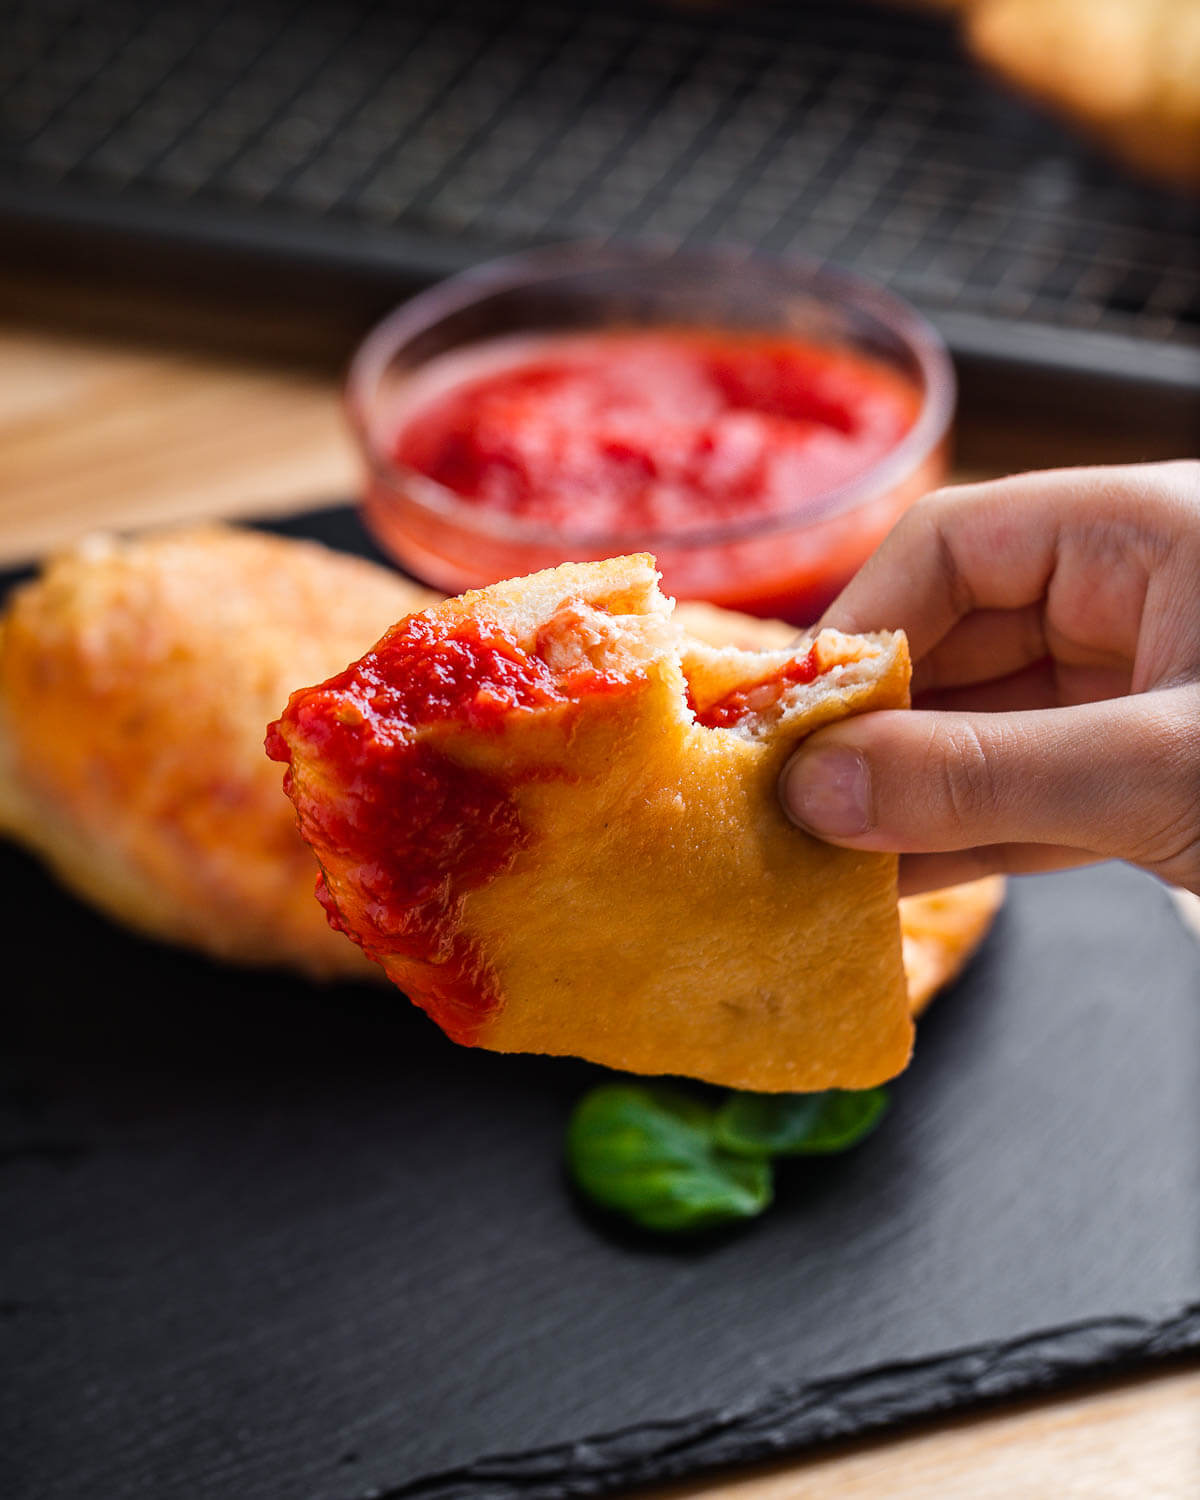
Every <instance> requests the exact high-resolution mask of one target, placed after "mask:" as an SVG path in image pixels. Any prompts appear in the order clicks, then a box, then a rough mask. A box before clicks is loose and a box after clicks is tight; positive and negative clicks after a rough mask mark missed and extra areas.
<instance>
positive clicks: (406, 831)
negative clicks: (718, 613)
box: [270, 556, 912, 1091]
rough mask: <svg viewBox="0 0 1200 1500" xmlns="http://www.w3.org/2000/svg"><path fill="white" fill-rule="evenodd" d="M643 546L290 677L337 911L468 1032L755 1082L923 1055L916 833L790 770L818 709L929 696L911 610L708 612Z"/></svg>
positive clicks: (309, 795)
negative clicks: (814, 829) (909, 850)
mask: <svg viewBox="0 0 1200 1500" xmlns="http://www.w3.org/2000/svg"><path fill="white" fill-rule="evenodd" d="M656 580H657V575H656V574H655V572H654V569H653V560H652V559H651V558H648V557H645V556H638V557H630V558H621V559H614V560H611V561H609V562H606V563H593V564H568V565H565V566H564V567H561V568H557V569H553V570H550V571H548V572H546V573H541V574H535V575H533V576H532V577H530V578H526V579H518V580H514V581H511V582H508V583H505V584H499V585H497V586H495V587H494V588H491V589H487V590H483V591H479V592H476V593H472V594H468V595H465V596H463V598H461V599H454V600H448V601H446V602H444V603H442V604H439V605H436V606H434V607H433V608H431V609H429V610H426V611H424V612H422V613H420V614H417V615H413V616H410V617H409V618H408V619H406V620H403V621H401V622H400V623H399V624H398V625H397V626H396V627H394V628H393V630H392V631H390V632H389V633H388V634H387V635H386V636H384V638H383V639H382V640H381V641H380V642H379V643H378V645H377V646H376V647H375V648H374V649H373V650H371V651H369V652H368V653H367V654H366V655H365V656H364V657H363V658H362V659H361V660H360V661H359V662H357V663H356V664H355V665H354V666H353V667H351V668H350V669H348V670H347V671H346V672H343V673H341V674H339V675H338V676H337V677H335V678H333V679H331V680H330V681H329V682H326V683H324V684H322V685H320V686H318V687H314V688H311V689H306V690H303V691H300V692H297V693H294V694H293V695H292V698H291V700H290V703H289V705H288V709H287V711H286V713H285V714H284V715H283V717H282V719H281V720H280V721H279V723H278V724H276V725H275V726H273V729H272V734H271V740H270V748H271V754H272V755H273V756H275V757H276V758H278V759H281V760H285V761H287V762H288V763H289V772H288V776H287V781H286V785H287V788H288V790H289V793H290V795H291V797H292V800H293V802H294V803H295V805H296V808H297V812H298V814H299V819H300V827H301V831H302V833H303V835H304V837H305V838H306V839H307V840H308V842H309V843H310V844H311V845H312V847H313V849H314V851H315V852H316V854H317V857H318V859H319V861H320V863H321V866H322V870H323V883H324V892H323V899H324V901H325V902H326V904H327V907H328V909H329V912H330V915H331V919H332V920H333V921H334V922H335V924H336V925H338V926H340V927H341V928H342V929H343V930H344V931H346V932H347V933H348V934H349V935H350V936H351V937H353V938H354V939H355V941H356V942H358V943H360V944H361V945H362V946H363V947H364V949H365V950H366V951H367V952H368V953H369V954H370V955H371V956H372V957H373V958H374V959H375V960H376V961H377V962H379V963H380V964H381V965H382V966H383V968H384V969H385V970H386V972H387V973H388V975H389V977H390V978H392V979H393V980H394V982H395V983H396V984H397V985H399V986H400V987H401V988H402V989H403V990H404V991H405V992H406V993H407V994H408V995H409V996H410V997H411V998H413V999H414V1000H416V1001H417V1003H419V1004H420V1005H422V1006H423V1007H424V1008H425V1009H426V1010H427V1011H428V1012H429V1013H430V1014H431V1015H432V1016H433V1017H434V1019H435V1020H437V1021H438V1023H439V1024H440V1025H441V1026H442V1027H443V1029H445V1030H446V1031H447V1032H448V1033H449V1034H450V1035H451V1036H453V1037H454V1038H455V1039H457V1040H459V1041H463V1042H467V1043H472V1044H475V1045H480V1046H484V1047H489V1048H492V1049H495V1050H498V1051H534V1052H549V1053H555V1054H572V1055H577V1056H581V1057H586V1058H590V1059H592V1060H593V1061H596V1062H601V1063H605V1064H608V1065H610V1066H613V1067H618V1068H623V1069H627V1070H630V1071H633V1072H643V1073H677V1074H685V1075H689V1076H693V1077H697V1078H703V1079H708V1080H710V1081H712V1082H714V1083H719V1084H725V1085H729V1086H733V1087H740V1088H749V1089H758V1090H764V1091H766V1090H809V1089H823V1088H829V1087H842V1088H859V1087H866V1086H868V1085H871V1084H875V1083H879V1082H881V1081H882V1080H883V1079H885V1078H889V1077H891V1076H893V1075H894V1074H896V1073H897V1072H899V1071H900V1070H901V1069H902V1068H903V1067H904V1065H905V1063H906V1062H907V1059H908V1055H909V1051H910V1047H911V1042H912V1026H911V1021H910V1017H909V1011H908V1004H907V997H906V992H905V979H904V970H903V966H902V953H901V934H900V925H899V919H898V910H897V896H896V859H895V857H894V856H890V855H881V854H866V853H860V852H857V851H849V850H843V849H836V848H833V847H832V846H830V845H827V844H823V843H821V842H819V841H817V840H815V839H811V838H809V837H808V836H807V835H805V834H803V833H801V832H800V831H799V830H797V829H796V828H794V827H793V826H792V825H791V824H789V823H788V822H787V820H786V819H785V817H784V815H783V813H782V811H781V810H780V807H779V802H778V799H777V797H776V795H775V783H776V780H777V778H778V775H779V771H780V769H781V767H782V765H783V763H784V761H785V759H786V758H787V756H788V755H789V754H790V753H791V751H792V749H793V748H794V746H795V744H796V743H797V741H798V740H799V739H800V738H801V737H802V736H803V735H805V734H807V733H809V732H811V731H812V730H813V729H815V728H817V727H818V726H819V725H821V724H825V723H829V722H831V721H832V720H835V719H838V718H842V717H844V716H846V715H848V714H853V713H861V712H865V711H867V710H869V709H874V708H895V707H902V706H904V705H906V703H907V691H908V689H907V684H908V655H907V648H906V645H905V641H904V637H903V636H902V635H901V634H898V633H897V634H880V635H875V636H862V637H851V636H843V635H839V634H838V633H837V632H833V631H826V632H823V633H822V634H821V635H820V636H819V637H817V638H816V639H815V640H813V641H807V642H804V643H803V644H802V645H801V646H799V647H794V648H791V649H787V650H782V651H774V652H757V651H754V652H747V651H743V650H740V649H738V648H737V647H713V646H710V645H707V644H705V643H703V642H701V641H699V640H697V639H695V638H693V637H689V636H687V635H685V634H684V632H683V631H682V630H681V629H680V628H679V627H678V626H677V625H676V623H675V622H674V620H673V619H672V615H671V609H672V604H671V601H670V600H667V599H664V598H663V597H662V595H661V594H660V593H659V591H658V588H657V581H656Z"/></svg>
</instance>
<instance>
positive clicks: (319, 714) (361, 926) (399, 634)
mask: <svg viewBox="0 0 1200 1500" xmlns="http://www.w3.org/2000/svg"><path fill="white" fill-rule="evenodd" d="M628 685H629V684H628V682H627V681H626V679H623V678H618V677H615V676H612V675H609V674H606V673H604V672H600V671H596V670H594V669H577V670H574V671H572V672H570V673H568V674H565V675H564V674H562V673H555V672H554V671H553V670H552V669H551V668H550V666H549V665H548V664H547V663H546V662H545V661H544V660H543V659H542V658H541V657H540V656H539V655H537V654H534V653H530V652H526V651H525V650H523V649H522V648H521V646H520V645H519V644H518V642H517V641H516V640H515V639H514V638H513V637H512V636H511V635H510V634H509V633H508V632H506V631H505V630H503V629H502V628H501V627H500V626H499V625H495V624H489V623H487V622H485V621H480V620H477V619H438V618H433V619H430V618H428V617H425V616H422V615H413V616H410V617H408V618H407V619H405V620H402V621H401V622H400V623H399V624H398V625H396V626H394V627H393V628H392V630H390V631H389V632H388V634H387V635H386V636H384V638H383V639H382V640H381V641H380V642H379V644H378V645H377V646H375V647H374V648H373V649H372V650H371V651H369V652H368V653H367V654H366V655H365V656H364V657H363V658H362V659H361V660H360V661H358V662H356V663H355V664H354V665H353V666H350V667H348V668H347V669H346V670H345V671H344V672H341V673H339V674H338V675H337V676H335V677H331V678H330V679H329V681H328V682H325V683H323V684H322V685H321V686H319V687H313V688H304V689H301V690H300V691H299V692H296V693H293V694H292V697H291V699H290V700H289V702H288V706H287V708H286V709H285V710H284V713H283V715H282V716H281V718H280V719H278V720H277V721H276V722H275V723H274V724H272V725H271V726H270V728H269V729H268V731H267V740H266V749H267V754H268V755H269V756H270V757H271V759H272V760H278V761H282V762H284V764H285V765H287V767H288V770H287V772H286V775H285V778H284V788H285V790H286V791H287V793H288V795H289V796H291V798H292V800H293V802H294V803H295V805H296V811H297V814H298V816H299V818H300V822H301V825H302V827H303V829H304V833H305V836H306V838H307V839H308V840H309V842H310V843H311V844H312V845H313V847H314V848H315V849H316V851H317V853H318V858H319V859H320V862H321V865H322V873H321V875H320V876H319V877H318V879H317V896H318V898H319V900H320V901H321V904H322V905H323V906H324V908H325V911H326V915H327V916H328V918H329V921H330V924H331V925H332V926H333V927H334V928H336V929H337V930H339V931H342V932H345V933H346V934H347V936H349V937H350V938H352V939H353V940H354V941H355V942H356V943H358V944H359V945H360V946H361V947H362V948H363V949H364V951H365V952H366V953H368V954H369V955H370V956H371V957H372V958H374V959H375V960H376V961H377V962H380V963H382V964H383V965H384V966H385V967H388V968H391V967H392V965H391V964H389V960H395V961H396V963H395V967H396V968H397V969H404V970H405V971H406V972H407V974H408V976H409V979H410V982H411V981H412V980H413V979H414V978H419V981H420V990H421V993H420V994H419V995H414V996H413V998H414V999H417V1000H418V1001H419V1003H420V1004H422V1005H423V1006H424V1008H425V1009H426V1010H428V1011H429V1013H430V1014H431V1015H432V1016H433V1018H434V1019H435V1020H436V1021H437V1023H438V1024H439V1025H440V1026H441V1027H442V1029H443V1030H444V1031H445V1032H446V1033H447V1034H448V1035H449V1036H450V1037H452V1038H453V1039H454V1040H455V1041H458V1042H463V1043H466V1044H470V1043H471V1042H472V1041H473V1040H474V1039H475V1037H476V1035H477V1033H478V1030H479V1027H480V1025H481V1024H482V1023H483V1022H484V1021H485V1020H486V1019H487V1018H488V1017H489V1016H490V1015H491V1014H493V1013H494V1011H495V1010H496V1008H497V1007H498V1006H499V1004H500V997H499V994H498V991H497V988H496V984H495V980H494V976H493V975H492V974H491V973H490V971H489V969H488V966H487V964H486V962H485V961H484V960H483V959H482V957H481V955H480V954H479V953H478V952H476V950H475V948H474V946H473V945H472V943H471V942H470V941H469V940H468V939H467V938H466V937H465V936H464V934H463V933H462V931H461V930H460V928H459V925H458V916H459V908H460V907H461V902H462V898H463V896H464V895H465V894H466V892H468V891H469V890H471V889H473V888H475V887H478V886H480V885H483V884H485V883H486V882H487V881H489V880H491V879H492V878H493V877H494V876H495V875H497V874H499V873H500V872H501V871H502V870H504V869H505V868H507V866H508V865H509V864H510V863H511V861H512V859H513V858H514V856H515V855H516V853H517V852H518V850H519V849H520V848H521V847H523V844H524V841H525V836H524V833H523V830H522V828H521V823H520V819H519V816H518V808H517V803H516V799H515V796H514V788H515V785H516V781H517V778H515V777H506V776H500V775H496V774H491V773H489V772H486V771H483V770H480V769H479V768H478V767H471V766H467V765H464V764H462V763H461V762H459V761H456V760H455V759H453V758H452V757H451V756H449V755H447V754H445V753H444V752H443V751H442V750H441V749H440V748H439V747H438V744H437V736H436V733H435V734H432V735H429V736H425V735H422V734H421V733H420V731H422V730H428V729H430V728H431V727H433V726H436V725H438V724H439V723H442V722H447V721H451V720H452V721H454V722H455V724H457V725H465V726H467V727H468V728H469V729H471V730H474V731H477V732H479V733H482V734H496V733H500V732H501V730H502V727H503V725H504V724H505V723H506V721H508V720H509V718H510V717H511V715H512V714H513V713H514V712H519V711H520V710H522V709H541V708H546V707H550V706H554V705H567V704H571V703H573V702H578V701H579V699H580V698H581V697H584V696H586V695H588V694H595V693H611V692H615V691H619V690H620V689H621V688H623V687H627V686H628ZM294 742H298V745H299V750H298V756H297V758H298V759H301V760H303V759H305V758H306V756H307V754H308V753H316V754H319V757H320V761H321V765H322V769H323V772H324V773H325V774H328V775H329V776H330V779H331V780H332V782H333V786H334V790H333V794H332V795H330V792H329V788H328V787H327V788H325V789H324V790H323V793H322V795H321V796H320V797H311V796H308V795H306V794H305V792H304V791H303V788H302V786H301V785H299V784H298V783H297V778H296V776H295V773H294V772H293V769H292V759H293V743H294ZM304 747H308V749H305V748H304ZM327 872H329V873H330V875H331V878H333V880H334V883H335V885H336V889H337V901H336V904H335V901H334V898H333V896H332V894H331V892H330V890H329V886H328V884H327ZM333 872H337V873H336V874H334V873H333ZM393 977H396V978H397V979H398V982H401V983H403V976H402V975H401V974H397V975H394V976H393Z"/></svg>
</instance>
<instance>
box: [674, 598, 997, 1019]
mask: <svg viewBox="0 0 1200 1500" xmlns="http://www.w3.org/2000/svg"><path fill="white" fill-rule="evenodd" d="M675 613H676V618H677V619H679V620H680V622H681V623H682V624H683V625H684V628H685V629H686V630H687V631H688V632H689V634H692V635H694V636H696V637H698V638H699V639H701V640H704V641H707V642H708V643H709V644H710V645H713V646H724V645H736V646H741V647H743V648H745V649H754V648H755V647H758V648H759V649H761V650H766V651H771V650H777V649H778V648H779V647H780V646H781V645H783V644H786V643H787V642H788V641H791V640H794V639H795V637H796V631H795V629H794V627H793V626H791V625H786V624H784V622H783V621H782V620H760V619H757V618H755V617H754V616H751V615H739V614H734V613H733V612H732V611H730V610H723V609H718V608H716V607H715V606H714V605H711V604H680V605H679V606H678V607H677V609H676V612H675ZM1004 891H1005V881H1004V878H1003V876H1000V875H992V876H988V877H987V878H986V879H983V880H973V881H970V882H969V883H967V884H965V885H956V886H950V887H948V888H947V889H946V890H941V891H927V892H926V893H925V894H923V895H920V896H904V897H902V898H901V901H900V929H901V932H902V934H903V944H904V972H905V976H906V978H907V982H908V998H909V1005H910V1006H911V1008H912V1013H913V1015H914V1016H918V1015H920V1014H921V1012H922V1011H923V1010H924V1009H925V1007H926V1006H927V1005H928V1004H929V1002H930V1000H932V999H933V997H934V995H935V994H936V993H937V992H938V990H940V989H942V988H943V986H945V985H947V984H949V983H950V982H951V980H953V979H956V978H957V977H958V975H959V974H960V973H961V972H962V970H963V969H964V968H965V967H966V965H967V963H968V962H969V960H970V958H971V955H972V954H973V953H974V952H975V950H976V948H978V946H979V944H980V943H981V942H982V941H983V939H984V938H985V937H986V936H987V933H988V930H989V928H990V927H991V925H992V922H993V921H994V920H995V917H996V913H997V912H998V911H999V909H1000V907H1001V906H1002V905H1003V904H1004Z"/></svg>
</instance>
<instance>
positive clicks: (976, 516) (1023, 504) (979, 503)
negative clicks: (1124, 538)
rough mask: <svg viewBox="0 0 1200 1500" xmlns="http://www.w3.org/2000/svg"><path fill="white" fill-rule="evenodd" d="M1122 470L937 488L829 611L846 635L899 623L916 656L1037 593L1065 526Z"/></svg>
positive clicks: (1091, 509)
mask: <svg viewBox="0 0 1200 1500" xmlns="http://www.w3.org/2000/svg"><path fill="white" fill-rule="evenodd" d="M1129 472H1130V471H1129V470H1128V469H1117V468H1113V469H1058V470H1052V471H1048V472H1044V473H1035V474H1018V475H1014V476H1013V477H1012V478H1009V479H997V480H991V481H988V482H987V483H984V484H964V485H958V486H955V487H954V488H951V489H944V490H937V491H935V492H934V493H933V494H931V495H926V496H925V498H924V499H923V500H919V501H918V502H917V504H916V505H914V506H913V508H912V509H911V510H909V511H908V512H906V514H905V515H903V516H902V517H901V518H900V520H899V521H898V522H897V523H896V525H895V526H894V527H893V528H892V530H891V531H890V532H889V533H888V535H887V536H886V537H885V538H884V540H883V541H882V543H881V544H880V545H879V547H878V549H877V550H876V551H875V552H874V554H873V555H872V556H871V557H870V558H868V560H867V562H866V563H865V564H864V565H863V567H862V568H861V569H860V570H859V572H858V573H857V574H855V576H854V578H852V579H851V581H850V582H849V583H848V584H847V585H846V587H845V588H844V589H843V590H842V592H841V594H839V596H838V597H837V599H835V600H834V602H833V603H832V604H831V605H830V606H829V608H828V610H826V612H825V614H824V616H823V617H822V619H821V626H832V627H833V628H834V629H837V630H844V631H847V632H848V633H851V634H858V633H862V632H864V631H872V630H897V629H902V630H904V631H905V632H906V634H907V635H908V643H909V651H910V652H911V654H912V657H913V659H914V660H919V659H920V658H921V657H923V656H925V655H926V654H927V653H928V652H929V651H930V650H932V648H933V647H934V646H936V645H937V643H938V642H939V641H940V640H942V639H943V637H944V636H945V635H946V634H947V633H948V632H949V631H950V630H951V629H952V628H953V627H954V626H955V625H956V624H957V623H958V621H959V620H961V619H963V618H964V616H966V615H968V614H970V613H972V612H973V611H975V610H979V609H999V610H1008V609H1021V608H1022V607H1024V606H1026V605H1030V604H1033V603H1035V602H1036V601H1038V600H1039V599H1041V598H1042V597H1043V595H1044V594H1045V592H1046V586H1047V584H1048V582H1049V580H1050V577H1051V575H1052V574H1053V572H1054V566H1055V562H1056V559H1057V556H1058V551H1059V542H1060V538H1061V535H1062V530H1063V527H1064V525H1066V524H1067V523H1068V522H1073V521H1075V520H1076V519H1080V518H1082V517H1083V516H1084V515H1086V516H1088V517H1091V518H1093V519H1094V518H1095V516H1096V514H1097V513H1098V512H1099V513H1103V511H1104V510H1105V509H1106V508H1108V507H1110V506H1111V504H1112V502H1113V500H1114V499H1115V498H1116V496H1117V495H1118V494H1119V493H1120V491H1121V490H1122V487H1123V485H1125V484H1126V483H1127V482H1128V476H1129Z"/></svg>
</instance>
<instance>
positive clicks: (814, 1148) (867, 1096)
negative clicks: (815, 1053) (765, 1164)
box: [713, 1089, 888, 1161]
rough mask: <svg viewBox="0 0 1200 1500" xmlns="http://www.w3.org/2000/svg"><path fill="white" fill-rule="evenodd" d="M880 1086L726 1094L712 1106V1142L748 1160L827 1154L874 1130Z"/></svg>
mask: <svg viewBox="0 0 1200 1500" xmlns="http://www.w3.org/2000/svg"><path fill="white" fill-rule="evenodd" d="M887 1104H888V1096H887V1090H886V1089H862V1090H858V1091H850V1090H843V1089H829V1090H828V1091H827V1092H826V1093H823V1094H730V1096H729V1098H728V1099H727V1100H726V1101H725V1103H724V1104H723V1105H722V1106H721V1108H720V1109H719V1110H718V1111H717V1117H716V1120H715V1122H714V1125H713V1133H714V1136H715V1138H716V1142H717V1144H718V1146H720V1147H722V1148H723V1149H724V1150H726V1151H730V1152H732V1153H733V1154H734V1155H735V1156H743V1157H746V1158H747V1159H748V1160H751V1161H762V1160H767V1159H769V1158H770V1157H772V1156H827V1155H832V1154H833V1153H834V1152H837V1151H845V1150H847V1149H848V1148H849V1147H850V1146H854V1145H857V1144H858V1142H859V1141H861V1140H862V1139H863V1137H864V1136H867V1135H869V1134H870V1133H871V1131H872V1130H874V1129H875V1127H876V1125H878V1124H879V1122H880V1120H881V1119H882V1118H883V1113H884V1111H885V1110H886V1109H887Z"/></svg>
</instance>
